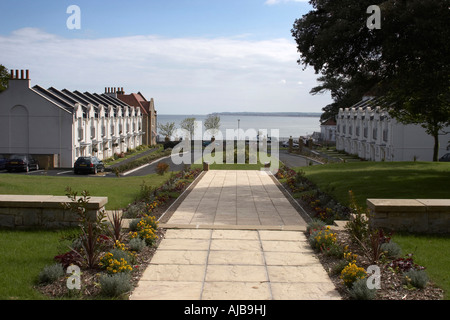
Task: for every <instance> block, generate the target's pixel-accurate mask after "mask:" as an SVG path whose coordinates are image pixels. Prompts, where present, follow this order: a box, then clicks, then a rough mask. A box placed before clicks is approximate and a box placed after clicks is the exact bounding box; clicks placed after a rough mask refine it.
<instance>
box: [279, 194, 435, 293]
mask: <svg viewBox="0 0 450 320" xmlns="http://www.w3.org/2000/svg"><path fill="white" fill-rule="evenodd" d="M286 190H288V188H286ZM288 192H289V191H288ZM296 201H297V202H298V203H299V204H300V205H301V206H302V207H303V208H304V210H305V211H306V212H307V213H308V215H309V216H310V217H314V216H315V212H314V210H313V209H312V208H310V207H309V206H308V204H306V203H305V202H303V201H302V200H301V199H296ZM332 230H333V232H334V233H336V236H337V237H336V238H337V242H338V243H339V244H340V245H341V246H342V247H345V246H348V250H349V251H350V252H352V253H354V254H357V255H358V258H357V261H356V265H357V266H358V267H363V268H364V269H366V270H367V267H368V266H370V265H371V263H370V262H369V259H368V258H366V257H365V256H364V252H363V250H362V249H361V247H360V246H359V245H357V244H355V243H353V242H352V240H351V239H350V236H349V233H348V232H347V231H345V230H337V228H336V229H333V228H332ZM306 235H307V236H308V234H306ZM317 256H318V258H319V260H320V262H321V263H322V265H323V267H324V268H325V270H326V271H327V272H328V275H329V276H330V279H331V281H332V282H333V283H334V285H335V286H336V289H337V290H338V292H339V293H340V294H341V296H342V298H343V299H345V300H351V299H352V298H351V297H350V295H349V291H348V289H347V287H346V286H345V285H344V282H343V281H342V279H341V278H340V275H339V274H333V272H332V270H333V267H334V266H336V265H337V264H338V262H339V261H340V260H339V259H337V258H336V257H333V256H330V255H327V254H325V253H322V252H317ZM390 262H391V261H385V262H384V263H378V264H377V265H378V266H379V267H380V273H381V275H380V276H381V277H380V284H381V289H378V290H377V294H376V297H375V300H442V299H443V297H444V291H443V290H442V289H441V288H439V287H437V286H436V284H434V283H433V282H432V281H430V282H428V284H427V286H426V287H425V288H423V289H417V288H411V287H408V286H406V285H405V283H404V275H403V274H402V273H401V272H394V271H393V270H392V269H391V268H389V263H390ZM424 267H426V266H424ZM425 271H426V269H425Z"/></svg>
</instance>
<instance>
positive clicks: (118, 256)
mask: <svg viewBox="0 0 450 320" xmlns="http://www.w3.org/2000/svg"><path fill="white" fill-rule="evenodd" d="M113 250H114V249H113ZM111 251H112V250H111ZM119 252H122V253H119ZM126 259H130V258H129V255H127V254H126V252H124V251H122V250H116V251H115V252H107V253H105V254H104V255H103V256H102V257H101V259H100V263H99V265H100V267H102V268H104V269H106V272H107V273H109V274H116V273H122V272H130V271H133V268H132V267H131V265H130V264H129V263H128V261H127V260H126Z"/></svg>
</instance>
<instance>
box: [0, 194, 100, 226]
mask: <svg viewBox="0 0 450 320" xmlns="http://www.w3.org/2000/svg"><path fill="white" fill-rule="evenodd" d="M107 202H108V198H107V197H91V198H90V199H89V203H88V204H87V206H86V209H87V215H88V216H89V217H96V215H97V213H98V212H99V211H100V210H104V207H105V205H106V203H107ZM63 203H70V200H69V198H67V197H65V196H45V195H44V196H37V195H36V196H35V195H0V227H7V228H33V227H34V228H36V227H38V228H61V227H72V226H77V225H78V219H79V216H78V214H76V213H74V212H72V211H70V210H66V209H64V208H63Z"/></svg>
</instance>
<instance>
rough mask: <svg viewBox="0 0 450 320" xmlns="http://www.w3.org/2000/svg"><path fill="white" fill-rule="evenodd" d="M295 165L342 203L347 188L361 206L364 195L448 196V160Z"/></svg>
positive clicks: (410, 197)
mask: <svg viewBox="0 0 450 320" xmlns="http://www.w3.org/2000/svg"><path fill="white" fill-rule="evenodd" d="M295 169H296V170H300V169H301V170H303V171H304V172H305V173H306V177H307V178H308V179H310V180H311V181H313V182H314V183H316V184H317V185H318V186H319V188H321V189H322V190H323V191H326V192H330V193H331V194H333V195H334V196H335V197H336V199H337V200H338V201H339V202H341V203H342V204H345V205H346V204H348V200H349V198H348V191H349V190H352V191H353V193H354V195H355V198H356V200H357V202H358V204H359V205H362V206H364V207H365V206H366V199H367V198H396V199H401V198H404V199H418V198H429V199H439V198H444V199H446V198H449V197H450V183H449V181H450V163H442V162H440V163H432V162H352V163H333V164H327V165H321V166H310V167H303V168H295Z"/></svg>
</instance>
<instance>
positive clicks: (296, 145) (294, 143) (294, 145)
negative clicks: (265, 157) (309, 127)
mask: <svg viewBox="0 0 450 320" xmlns="http://www.w3.org/2000/svg"><path fill="white" fill-rule="evenodd" d="M282 146H283V147H284V148H289V141H285V142H283V144H282ZM292 147H293V148H298V147H299V144H298V143H297V142H292Z"/></svg>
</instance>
